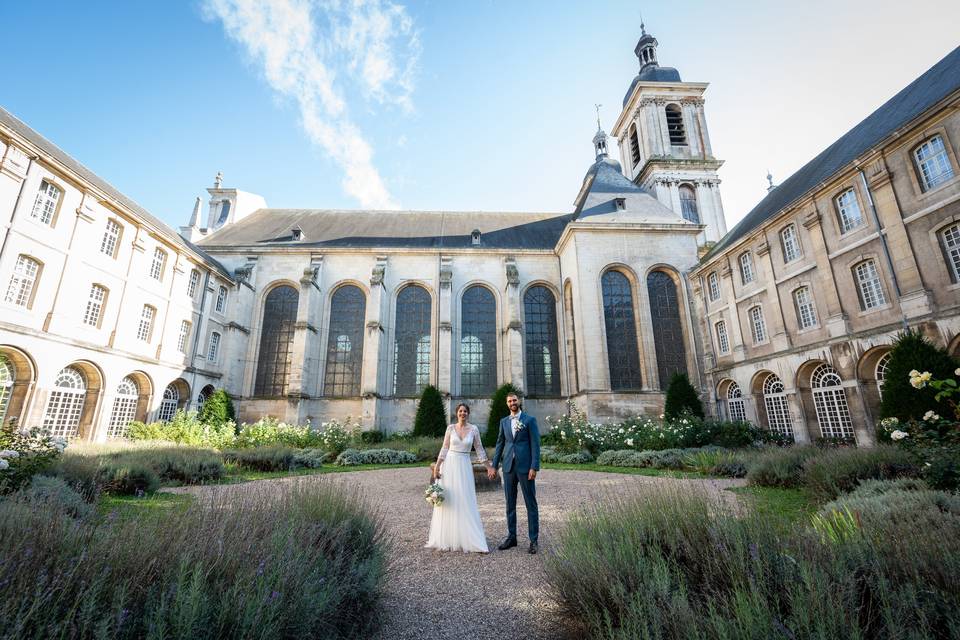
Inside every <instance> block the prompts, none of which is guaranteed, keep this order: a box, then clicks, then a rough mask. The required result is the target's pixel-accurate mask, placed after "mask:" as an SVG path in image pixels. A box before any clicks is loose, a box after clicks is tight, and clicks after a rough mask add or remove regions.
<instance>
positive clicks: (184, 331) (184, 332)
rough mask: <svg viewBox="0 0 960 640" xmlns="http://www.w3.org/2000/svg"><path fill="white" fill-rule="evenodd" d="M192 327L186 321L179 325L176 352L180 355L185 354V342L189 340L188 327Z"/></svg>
mask: <svg viewBox="0 0 960 640" xmlns="http://www.w3.org/2000/svg"><path fill="white" fill-rule="evenodd" d="M191 326H192V325H191V324H190V322H189V321H188V320H184V321H183V322H181V323H180V335H178V336H177V351H179V352H180V353H182V354H186V353H187V340H189V339H190V327H191Z"/></svg>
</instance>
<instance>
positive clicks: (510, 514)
mask: <svg viewBox="0 0 960 640" xmlns="http://www.w3.org/2000/svg"><path fill="white" fill-rule="evenodd" d="M507 408H508V409H510V415H509V416H507V417H506V418H504V419H503V420H501V421H500V433H499V434H498V435H497V448H496V451H494V453H493V466H492V467H491V468H490V469H488V470H487V476H488V477H489V478H490V479H491V480H493V479H494V478H496V477H497V467H499V466H500V462H501V460H502V461H503V492H504V494H505V495H506V498H507V537H506V539H505V540H504V541H503V542H501V543H500V546H498V547H497V548H498V549H500V550H501V551H503V550H505V549H509V548H511V547H515V546H517V485H518V484H519V485H520V491H521V492H522V493H523V503H524V504H525V505H526V507H527V528H528V532H529V535H530V548H529V549H528V552H529V553H536V552H537V537H538V535H539V533H540V510H539V509H538V508H537V487H536V483H535V480H536V477H537V472H538V471H539V470H540V431H539V430H538V429H537V419H536V418H534V417H533V416H531V415H528V414H526V413H523V412H522V411H520V398H519V397H517V394H515V393H511V394H509V395H507Z"/></svg>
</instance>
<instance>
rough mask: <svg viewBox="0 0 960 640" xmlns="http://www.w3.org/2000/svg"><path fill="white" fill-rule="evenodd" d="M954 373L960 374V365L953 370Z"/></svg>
mask: <svg viewBox="0 0 960 640" xmlns="http://www.w3.org/2000/svg"><path fill="white" fill-rule="evenodd" d="M953 375H955V376H960V367H957V368H956V369H954V370H953Z"/></svg>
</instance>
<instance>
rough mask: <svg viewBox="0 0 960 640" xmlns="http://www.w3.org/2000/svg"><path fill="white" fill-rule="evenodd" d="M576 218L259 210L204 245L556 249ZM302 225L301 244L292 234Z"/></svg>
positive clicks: (463, 213)
mask: <svg viewBox="0 0 960 640" xmlns="http://www.w3.org/2000/svg"><path fill="white" fill-rule="evenodd" d="M572 217H573V216H572V214H558V213H514V212H496V213H494V212H486V211H354V210H324V209H260V210H258V211H255V212H254V213H252V214H250V215H249V216H247V217H246V218H244V219H243V220H240V221H239V222H236V223H234V224H231V225H227V226H225V227H223V228H222V229H220V230H219V231H217V232H216V233H214V234H213V235H212V236H208V237H207V238H204V239H203V240H201V241H200V244H201V245H202V246H204V247H208V248H214V247H229V246H234V245H238V246H263V247H270V246H297V247H343V248H385V249H388V248H417V249H441V248H470V247H473V246H475V245H473V242H472V237H471V235H472V233H473V231H474V230H479V231H480V234H481V235H480V245H479V246H480V248H487V249H490V248H493V249H545V250H549V249H553V248H554V247H555V246H556V244H557V241H558V240H559V239H560V234H561V233H562V232H563V229H564V227H566V225H567V222H569V221H570V220H571V219H572ZM294 227H299V228H300V229H301V233H302V239H301V240H294V239H293V234H292V230H293V228H294Z"/></svg>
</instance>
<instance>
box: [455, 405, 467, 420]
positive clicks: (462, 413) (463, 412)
mask: <svg viewBox="0 0 960 640" xmlns="http://www.w3.org/2000/svg"><path fill="white" fill-rule="evenodd" d="M469 417H470V412H469V411H467V408H466V407H458V408H457V420H459V421H460V422H466V421H467V418H469Z"/></svg>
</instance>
